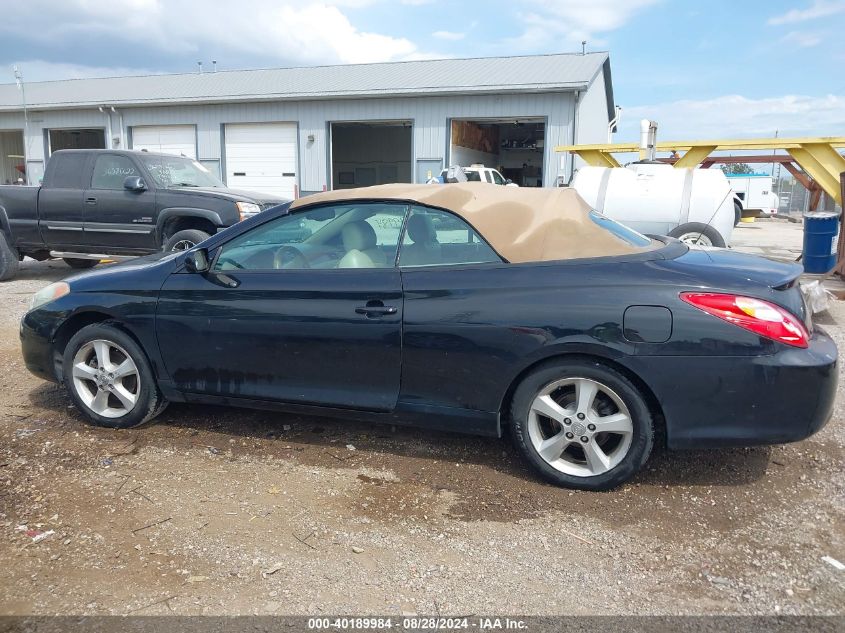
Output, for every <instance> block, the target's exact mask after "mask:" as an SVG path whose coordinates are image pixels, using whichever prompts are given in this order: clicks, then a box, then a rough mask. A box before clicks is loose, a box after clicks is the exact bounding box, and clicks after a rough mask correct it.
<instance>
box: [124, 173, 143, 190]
mask: <svg viewBox="0 0 845 633" xmlns="http://www.w3.org/2000/svg"><path fill="white" fill-rule="evenodd" d="M123 188H124V189H127V190H129V191H146V190H147V183H145V182H144V179H143V178H141V177H140V176H128V177H127V178H126V179H125V180H124V181H123Z"/></svg>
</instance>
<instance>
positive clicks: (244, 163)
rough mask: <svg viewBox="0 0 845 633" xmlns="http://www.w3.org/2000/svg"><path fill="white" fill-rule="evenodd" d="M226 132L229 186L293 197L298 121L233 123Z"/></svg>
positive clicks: (227, 182)
mask: <svg viewBox="0 0 845 633" xmlns="http://www.w3.org/2000/svg"><path fill="white" fill-rule="evenodd" d="M225 135H226V184H227V185H228V186H229V187H232V188H233V189H246V190H248V191H258V192H261V193H268V194H271V195H274V196H283V197H285V198H288V199H293V197H294V191H295V188H296V124H295V123H230V124H227V125H226V129H225Z"/></svg>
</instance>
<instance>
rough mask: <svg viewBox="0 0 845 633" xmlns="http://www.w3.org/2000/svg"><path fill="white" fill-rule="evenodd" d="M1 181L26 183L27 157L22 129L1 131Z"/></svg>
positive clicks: (12, 183) (3, 182) (16, 183)
mask: <svg viewBox="0 0 845 633" xmlns="http://www.w3.org/2000/svg"><path fill="white" fill-rule="evenodd" d="M0 183H2V184H4V185H23V184H26V158H25V157H24V151H23V132H22V131H20V130H8V131H0Z"/></svg>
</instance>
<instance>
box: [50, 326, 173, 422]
mask: <svg viewBox="0 0 845 633" xmlns="http://www.w3.org/2000/svg"><path fill="white" fill-rule="evenodd" d="M62 367H63V373H64V382H65V386H66V387H67V389H68V391H69V392H70V396H71V398H72V399H73V402H74V404H75V405H76V406H77V408H78V409H79V410H80V411H81V412H82V414H83V415H84V416H85V417H86V418H87V419H88V420H89V421H91V422H92V423H93V424H96V425H98V426H106V427H109V428H114V429H128V428H132V427H135V426H139V425H141V424H143V423H144V422H147V421H148V420H151V419H152V418H154V417H155V416H157V415H158V414H159V413H161V412H162V411H163V410H164V408H165V407H166V406H167V401H166V400H165V399H164V397H163V396H162V394H161V392H160V391H159V389H158V385H157V384H156V381H155V377H154V376H153V372H152V369H151V368H150V363H149V361H148V360H147V357H146V355H145V354H144V352H143V350H142V349H141V347H140V346H139V345H138V343H136V342H135V340H134V339H133V338H132V337H131V336H129V335H128V334H127V333H126V332H124V331H123V330H121V329H120V328H118V327H115V326H114V325H111V324H109V323H95V324H93V325H89V326H87V327H84V328H82V329H81V330H79V332H77V333H76V334H75V335H74V336H73V337H72V338H71V339H70V341H69V342H68V344H67V347H66V348H65V352H64V358H63V365H62Z"/></svg>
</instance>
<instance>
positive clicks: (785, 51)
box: [0, 0, 845, 142]
mask: <svg viewBox="0 0 845 633" xmlns="http://www.w3.org/2000/svg"><path fill="white" fill-rule="evenodd" d="M843 39H845V0H792V1H791V2H790V1H788V0H509V1H504V0H486V1H483V0H482V1H473V0H462V1H460V2H455V1H454V0H451V1H449V0H444V1H440V0H340V1H335V2H329V1H326V2H313V1H310V0H300V1H296V0H237V1H236V2H233V1H232V0H229V1H221V0H109V1H108V2H103V1H102V0H27V2H20V3H16V6H15V8H14V10H9V11H4V15H3V19H2V20H0V83H10V82H12V81H13V80H14V78H13V73H12V66H13V65H17V66H18V67H19V68H20V69H21V71H22V73H23V75H24V79H25V81H27V82H31V81H40V80H50V79H66V78H78V77H103V76H115V75H131V74H150V73H171V72H194V71H196V67H197V61H199V60H202V61H203V63H204V67H205V68H206V69H209V68H210V67H211V61H212V60H217V64H218V68H219V69H240V68H266V67H283V66H309V65H318V64H347V63H367V62H381V61H398V60H409V59H431V58H445V57H487V56H497V55H530V54H538V53H557V52H578V51H580V50H581V42H582V40H586V42H587V44H586V47H587V50H588V51H609V52H610V60H611V68H612V74H613V86H614V90H615V98H616V103H617V104H618V105H620V106H621V107H622V108H623V111H622V122H621V125H620V128H619V132H618V133H617V135H616V137H615V140H616V141H618V142H624V141H635V140H636V139H637V134H638V129H639V120H640V119H642V118H650V119H653V120H656V121H658V123H659V126H660V138H661V139H664V140H670V139H678V140H683V139H695V138H725V137H735V136H736V137H755V136H756V137H759V136H773V135H774V134H775V132H776V131H777V133H778V134H779V135H780V136H810V135H822V136H834V135H836V136H845V46H843V45H842V40H843Z"/></svg>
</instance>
